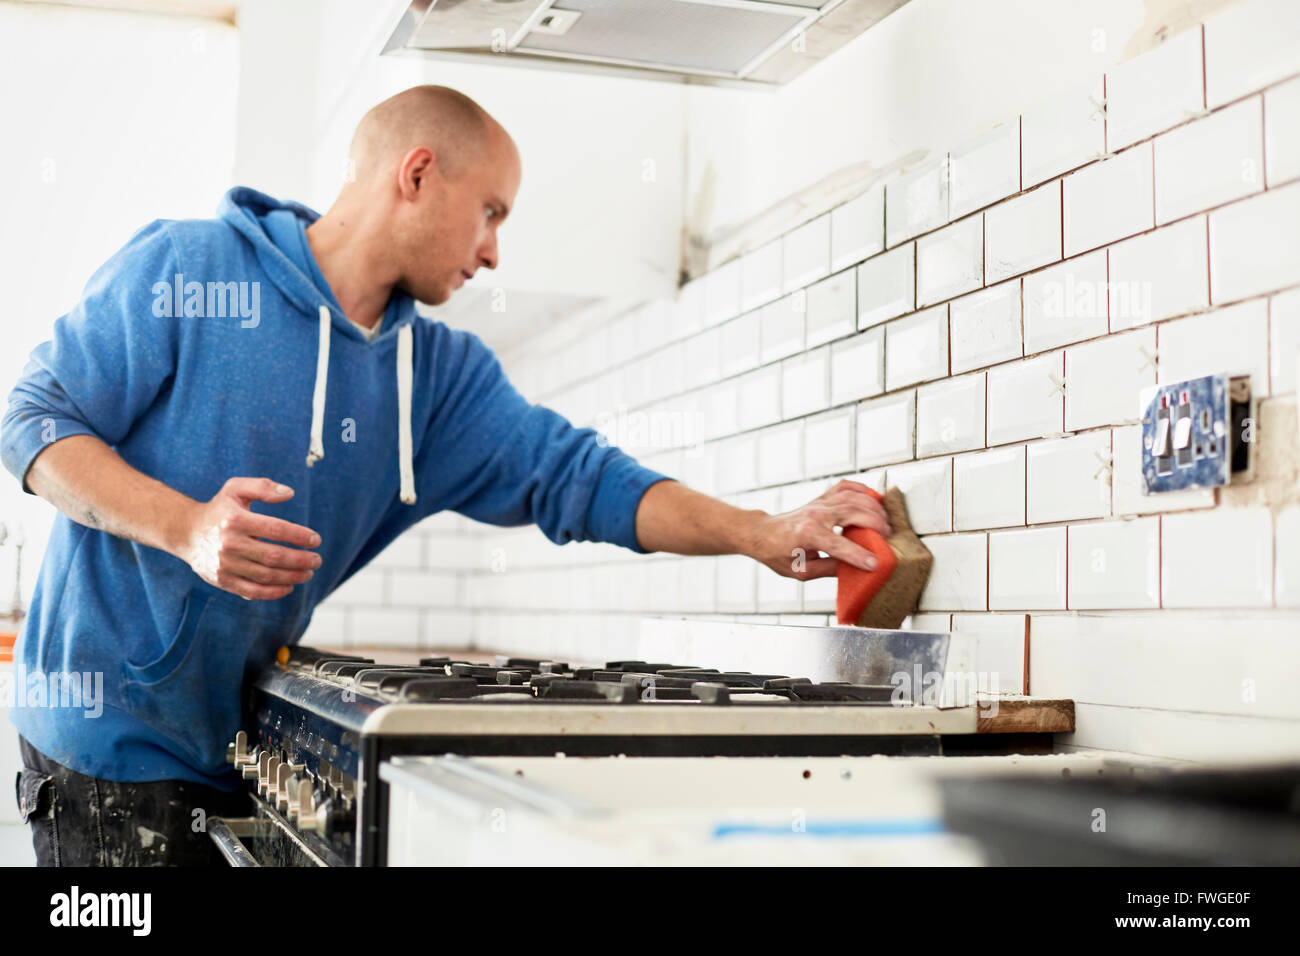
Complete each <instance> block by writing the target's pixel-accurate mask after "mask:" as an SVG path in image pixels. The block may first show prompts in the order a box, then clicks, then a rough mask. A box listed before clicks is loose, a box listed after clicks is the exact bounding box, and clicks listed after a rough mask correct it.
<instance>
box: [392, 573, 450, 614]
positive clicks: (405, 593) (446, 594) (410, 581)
mask: <svg viewBox="0 0 1300 956" xmlns="http://www.w3.org/2000/svg"><path fill="white" fill-rule="evenodd" d="M388 603H389V604H414V605H418V606H420V607H456V606H457V605H458V604H459V603H460V579H459V577H458V576H457V575H455V574H448V573H445V572H444V573H441V574H440V573H438V572H436V571H390V572H389V575H388Z"/></svg>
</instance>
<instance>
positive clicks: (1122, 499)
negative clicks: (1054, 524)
mask: <svg viewBox="0 0 1300 956" xmlns="http://www.w3.org/2000/svg"><path fill="white" fill-rule="evenodd" d="M1110 435H1111V454H1112V459H1113V462H1112V475H1111V484H1112V486H1113V487H1112V488H1111V509H1112V511H1113V512H1114V513H1115V515H1116V516H1119V515H1136V514H1156V513H1157V512H1161V511H1183V510H1188V509H1191V508H1211V507H1213V506H1214V489H1213V488H1189V489H1187V490H1186V491H1168V492H1164V493H1163V494H1158V495H1148V494H1145V493H1144V492H1143V484H1142V426H1141V425H1126V426H1124V427H1123V428H1112V429H1111V432H1110Z"/></svg>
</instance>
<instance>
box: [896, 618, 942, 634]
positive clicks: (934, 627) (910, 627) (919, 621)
mask: <svg viewBox="0 0 1300 956" xmlns="http://www.w3.org/2000/svg"><path fill="white" fill-rule="evenodd" d="M899 630H900V631H916V632H918V633H929V634H943V633H946V632H948V631H951V630H952V615H951V614H920V613H917V614H909V615H907V617H905V618H903V623H902V624H901V625H900V626H899Z"/></svg>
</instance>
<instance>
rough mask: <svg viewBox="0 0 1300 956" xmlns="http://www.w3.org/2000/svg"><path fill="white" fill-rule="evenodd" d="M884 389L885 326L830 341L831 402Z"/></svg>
mask: <svg viewBox="0 0 1300 956" xmlns="http://www.w3.org/2000/svg"><path fill="white" fill-rule="evenodd" d="M884 390H885V330H884V328H883V327H882V326H876V327H875V328H873V329H867V331H865V332H861V333H859V334H857V335H855V336H853V338H851V339H844V340H843V341H840V342H834V343H832V345H831V404H832V405H839V404H841V403H842V402H849V401H853V400H854V399H858V398H868V397H870V396H872V395H879V394H880V393H881V392H883V391H884Z"/></svg>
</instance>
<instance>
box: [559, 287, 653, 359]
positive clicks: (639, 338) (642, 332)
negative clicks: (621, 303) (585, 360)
mask: <svg viewBox="0 0 1300 956" xmlns="http://www.w3.org/2000/svg"><path fill="white" fill-rule="evenodd" d="M670 305H671V303H669V301H668V300H667V299H655V300H653V301H651V302H647V303H646V304H645V305H643V306H641V307H640V308H638V309H635V310H633V312H632V314H633V315H634V316H636V328H637V333H636V344H637V349H636V350H637V352H638V354H641V355H645V354H647V353H649V352H653V351H655V350H656V349H658V348H659V347H660V346H662V345H665V344H666V343H667V342H668V339H669V332H670V330H671V325H672V309H671V308H670ZM574 359H575V362H574V367H573V368H572V369H571V370H570V372H571V375H572V376H573V377H578V376H581V375H584V374H586V372H587V369H586V368H584V367H583V366H582V356H581V353H579V352H575V353H574Z"/></svg>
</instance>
